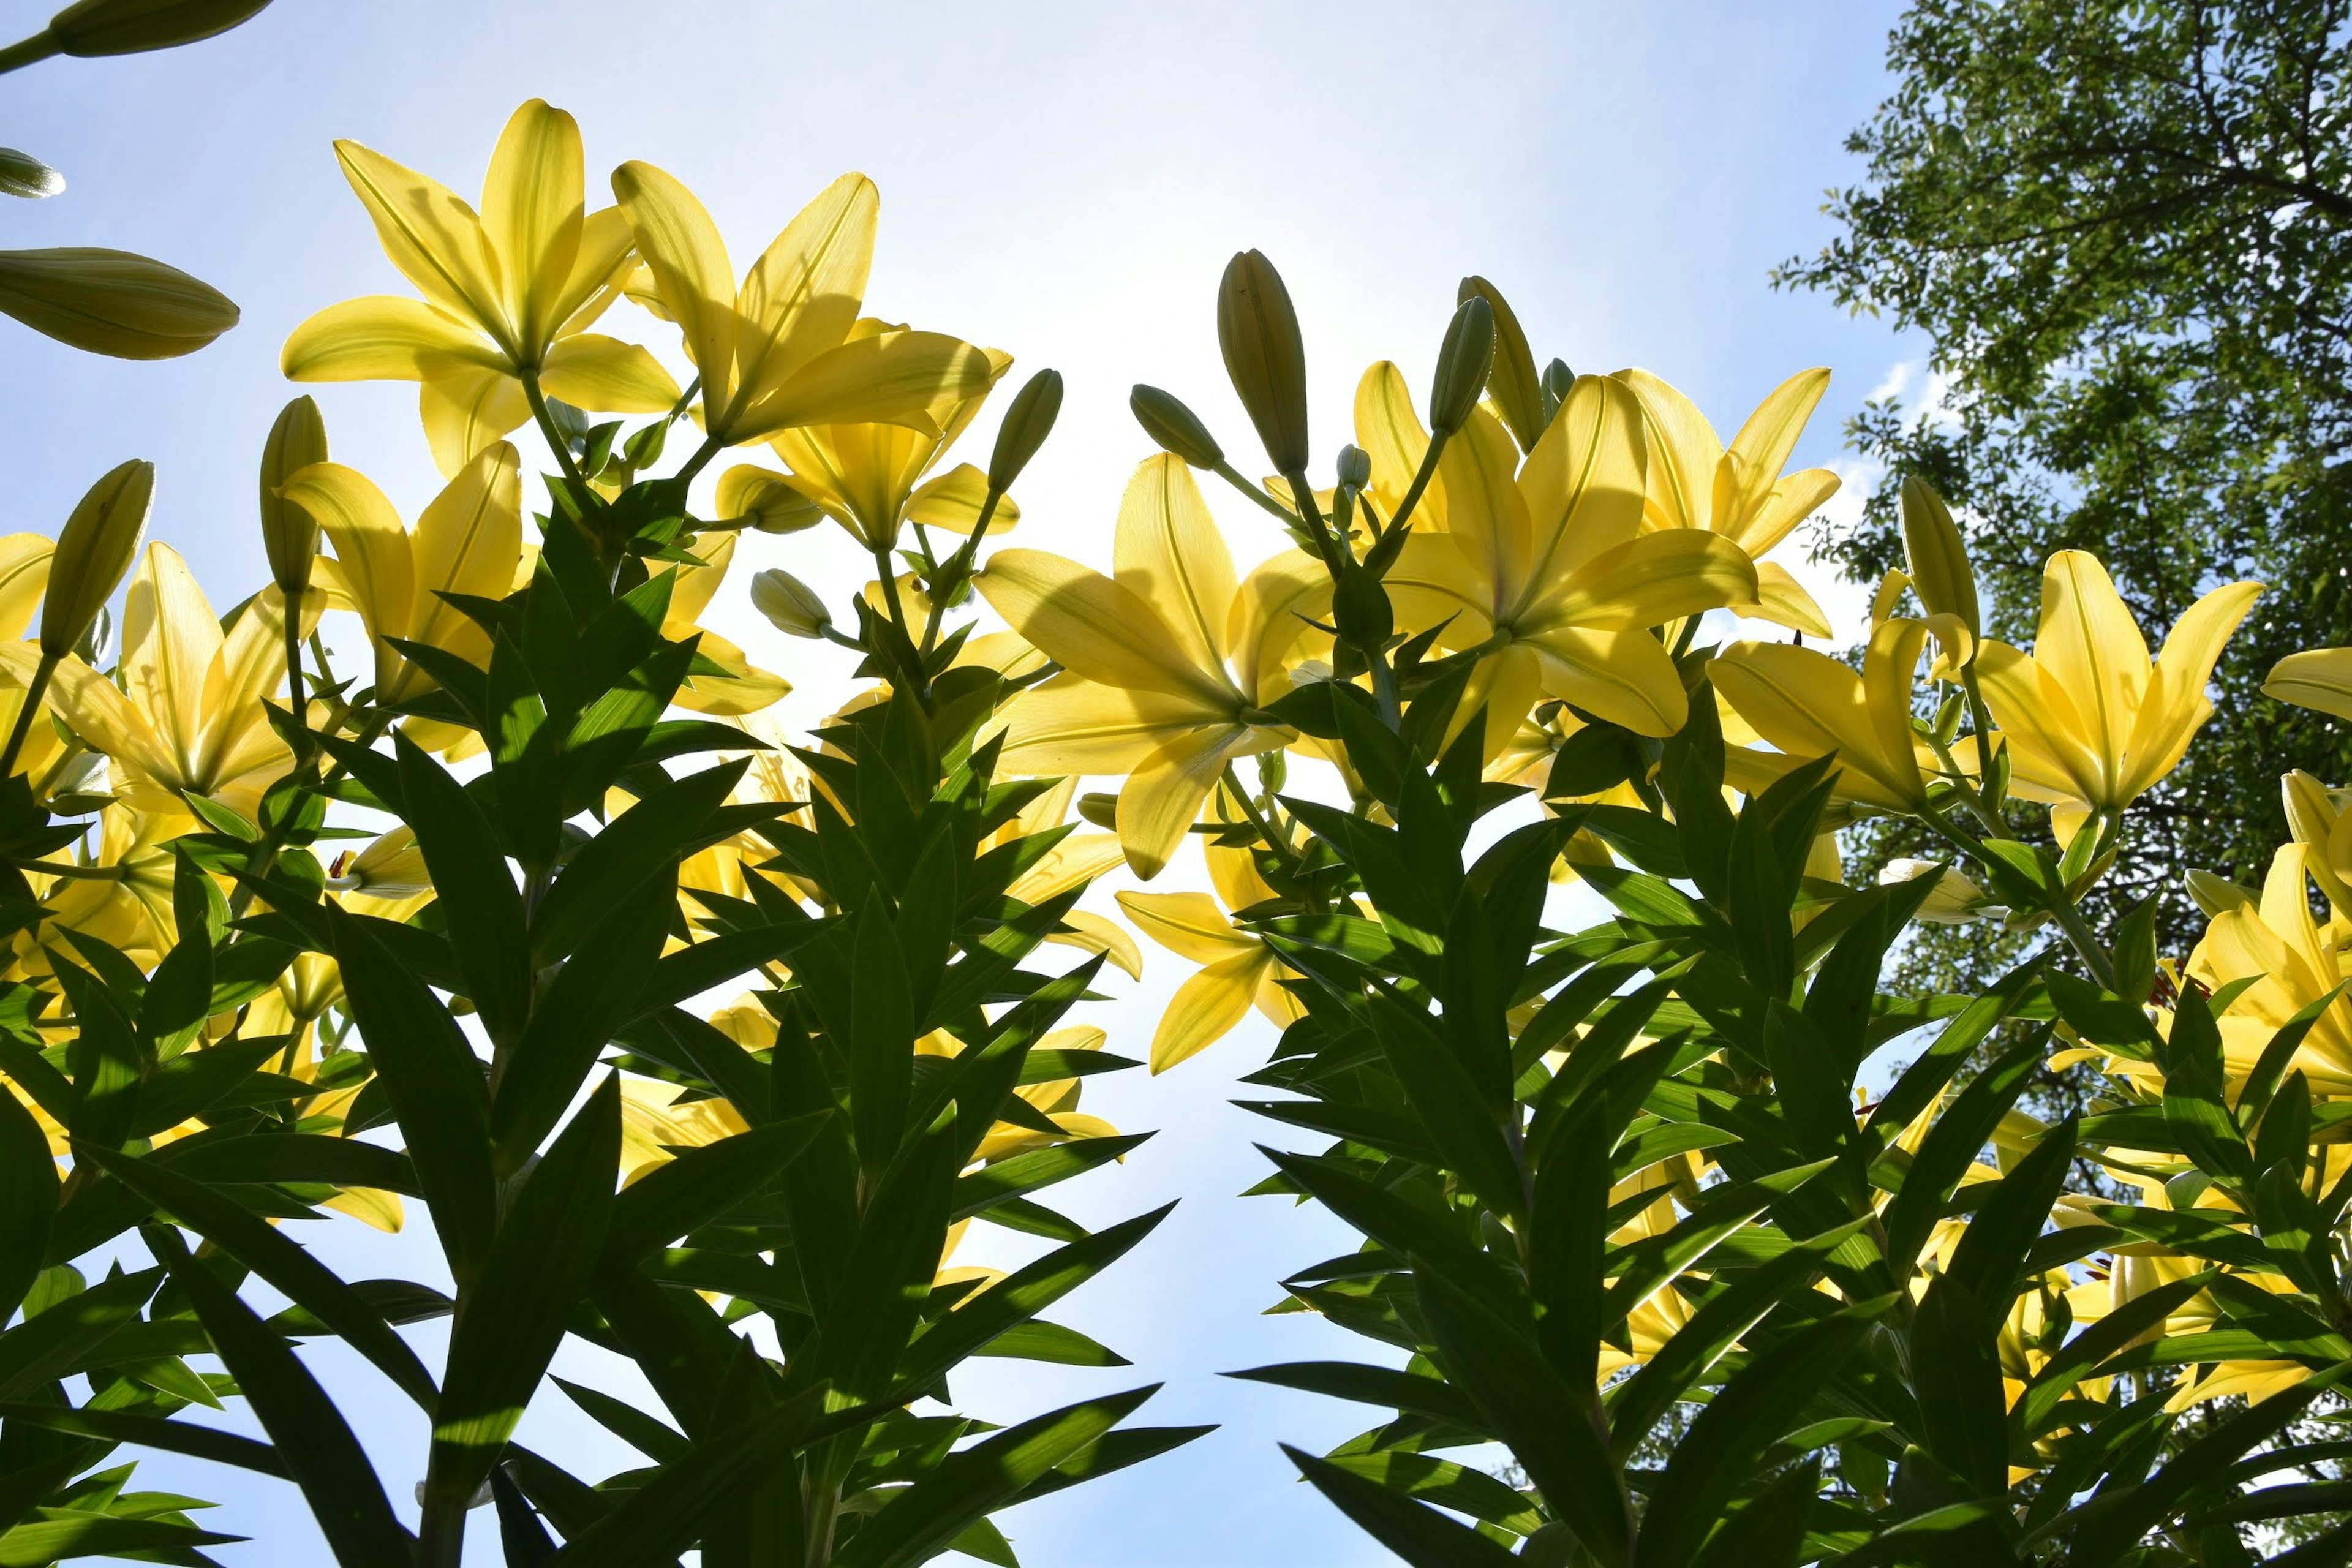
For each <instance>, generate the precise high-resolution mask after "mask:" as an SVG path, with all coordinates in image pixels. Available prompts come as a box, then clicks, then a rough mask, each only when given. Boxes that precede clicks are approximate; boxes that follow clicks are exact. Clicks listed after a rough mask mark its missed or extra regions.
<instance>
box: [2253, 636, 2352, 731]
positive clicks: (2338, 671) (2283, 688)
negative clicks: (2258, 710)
mask: <svg viewBox="0 0 2352 1568" xmlns="http://www.w3.org/2000/svg"><path fill="white" fill-rule="evenodd" d="M2263 696H2265V697H2272V698H2275V699H2277V700H2279V701H2281V702H2292V703H2294V705H2295V706H2296V707H2298V708H2308V709H2310V710H2313V711H2314V712H2317V713H2332V714H2334V715H2335V716H2336V718H2338V719H2352V647H2315V648H2308V649H2305V651H2304V652H2302V653H2291V654H2289V655H2287V656H2286V657H2285V658H2283V659H2281V660H2279V661H2278V663H2276V664H2274V665H2273V666H2272V667H2271V673H2270V679H2267V680H2265V681H2263Z"/></svg>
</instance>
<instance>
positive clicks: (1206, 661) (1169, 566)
mask: <svg viewBox="0 0 2352 1568" xmlns="http://www.w3.org/2000/svg"><path fill="white" fill-rule="evenodd" d="M1111 561H1112V576H1113V578H1114V580H1115V581H1117V582H1118V584H1119V585H1120V586H1121V587H1123V588H1126V589H1128V590H1129V591H1130V592H1131V593H1133V594H1134V595H1136V597H1138V598H1139V599H1141V600H1142V601H1143V602H1144V603H1145V604H1147V605H1150V606H1151V607H1152V609H1154V610H1155V611H1157V612H1159V616H1160V620H1161V621H1162V622H1164V623H1165V624H1166V625H1167V626H1168V627H1169V629H1170V630H1171V631H1172V632H1173V633H1174V634H1175V636H1176V642H1177V648H1178V650H1181V656H1182V657H1183V658H1185V659H1186V660H1188V661H1189V662H1191V663H1192V664H1193V665H1195V666H1197V667H1198V668H1201V669H1202V670H1204V671H1206V670H1222V669H1223V666H1224V658H1225V652H1226V644H1225V635H1226V632H1227V630H1228V626H1227V623H1228V621H1229V619H1230V618H1231V616H1232V613H1233V606H1234V591H1235V584H1234V560H1233V557H1232V556H1231V555H1230V554H1228V553H1227V552H1226V550H1225V541H1224V536H1223V534H1221V533H1219V532H1218V531H1217V523H1216V520H1215V519H1214V518H1213V517H1211V516H1210V515H1209V505H1208V502H1207V501H1206V500H1202V496H1201V487H1200V486H1198V485H1196V484H1194V483H1193V482H1192V469H1191V468H1188V467H1186V466H1185V463H1184V460H1183V459H1182V458H1179V457H1176V456H1174V455H1172V454H1171V453H1167V452H1160V453H1157V454H1155V455H1153V456H1152V457H1150V458H1145V459H1144V460H1143V462H1142V463H1141V464H1140V465H1139V467H1138V468H1136V470H1135V474H1134V476H1133V477H1132V478H1131V479H1129V480H1128V482H1127V493H1126V494H1125V495H1124V496H1123V497H1122V498H1121V499H1120V500H1119V507H1118V531H1117V534H1116V536H1115V538H1114V542H1113V544H1112V553H1111Z"/></svg>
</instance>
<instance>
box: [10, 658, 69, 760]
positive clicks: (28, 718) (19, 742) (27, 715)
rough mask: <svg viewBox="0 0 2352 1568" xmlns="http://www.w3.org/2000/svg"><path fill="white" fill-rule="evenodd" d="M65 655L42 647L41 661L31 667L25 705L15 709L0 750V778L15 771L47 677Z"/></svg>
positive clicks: (53, 673)
mask: <svg viewBox="0 0 2352 1568" xmlns="http://www.w3.org/2000/svg"><path fill="white" fill-rule="evenodd" d="M63 658H65V655H63V654H60V653H50V652H48V651H47V650H46V649H44V650H43V651H42V654H41V662H40V663H38V664H37V665H35V666H34V667H33V679H30V680H28V681H26V683H25V705H24V706H23V707H21V708H19V709H17V710H16V727H15V728H14V729H12V730H10V731H8V745H7V749H6V750H5V751H0V779H5V778H6V777H7V776H8V775H9V774H11V773H15V772H16V759H17V758H18V757H20V756H22V755H24V752H25V739H26V736H28V735H30V734H31V733H32V732H33V721H34V720H35V719H37V718H38V717H39V716H40V712H41V699H42V698H43V697H45V696H47V694H48V689H49V677H51V676H53V675H55V674H56V673H57V672H58V662H59V661H60V660H62V659H63Z"/></svg>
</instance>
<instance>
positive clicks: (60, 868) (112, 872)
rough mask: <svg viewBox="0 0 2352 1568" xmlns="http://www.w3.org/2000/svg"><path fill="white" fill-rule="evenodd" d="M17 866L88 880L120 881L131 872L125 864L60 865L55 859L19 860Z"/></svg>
mask: <svg viewBox="0 0 2352 1568" xmlns="http://www.w3.org/2000/svg"><path fill="white" fill-rule="evenodd" d="M16 866H17V868H18V869H19V870H25V871H37V872H39V873H40V874H41V875H42V876H44V877H71V878H76V879H79V880H82V881H86V882H120V881H121V880H122V879H123V878H125V877H127V876H129V875H130V874H131V872H130V868H127V867H123V866H73V865H59V864H58V862H56V861H54V860H19V861H17V862H16Z"/></svg>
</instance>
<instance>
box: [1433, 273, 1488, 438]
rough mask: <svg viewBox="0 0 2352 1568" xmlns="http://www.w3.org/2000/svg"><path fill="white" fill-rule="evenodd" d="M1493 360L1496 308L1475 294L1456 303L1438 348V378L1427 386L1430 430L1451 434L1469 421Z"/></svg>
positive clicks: (1438, 433)
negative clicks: (1442, 340)
mask: <svg viewBox="0 0 2352 1568" xmlns="http://www.w3.org/2000/svg"><path fill="white" fill-rule="evenodd" d="M1494 363H1495V308H1494V307H1493V306H1492V305H1489V304H1488V303H1486V300H1484V299H1483V298H1480V297H1479V296H1477V295H1475V294H1474V295H1472V296H1471V297H1470V298H1469V299H1467V300H1463V301H1462V303H1461V304H1460V305H1459V306H1457V307H1456V308H1455V310H1454V320H1453V321H1450V322H1449V323H1447V325H1446V328H1445V342H1444V346H1443V347H1441V348H1440V349H1439V350H1438V351H1437V377H1436V379H1435V380H1434V381H1433V382H1432V383H1431V384H1430V387H1429V429H1430V433H1431V434H1432V435H1444V436H1451V435H1452V434H1454V432H1455V431H1456V430H1459V429H1461V428H1462V426H1465V425H1467V424H1468V423H1469V422H1470V411H1471V410H1472V409H1474V408H1475V407H1477V406H1478V395H1479V394H1480V393H1482V392H1484V391H1486V372H1487V371H1488V370H1489V369H1490V368H1492V366H1493V365H1494Z"/></svg>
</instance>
